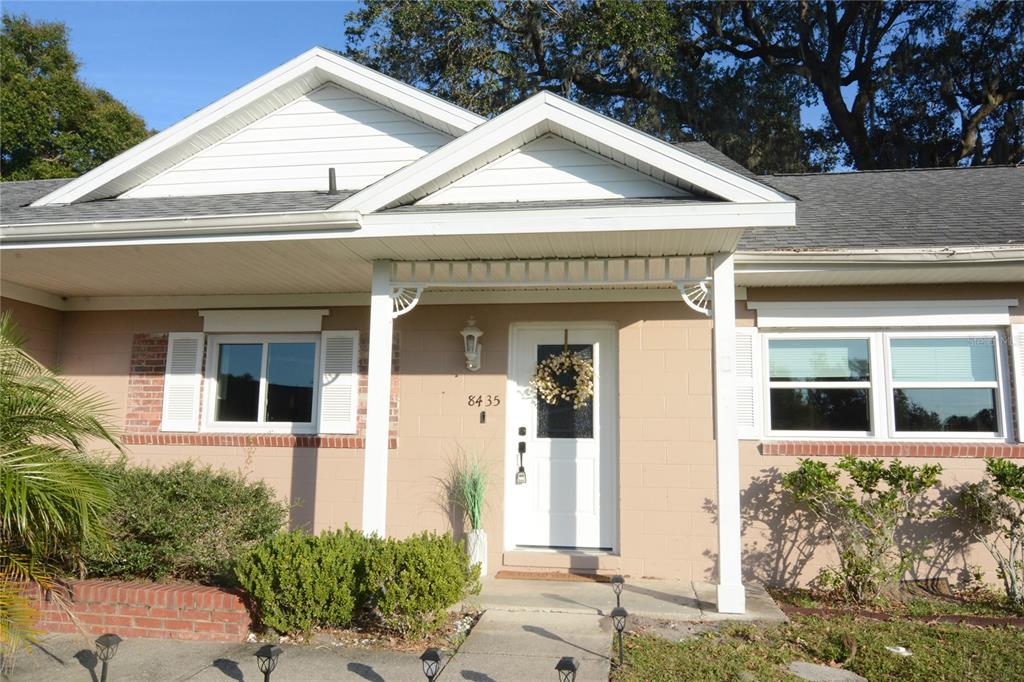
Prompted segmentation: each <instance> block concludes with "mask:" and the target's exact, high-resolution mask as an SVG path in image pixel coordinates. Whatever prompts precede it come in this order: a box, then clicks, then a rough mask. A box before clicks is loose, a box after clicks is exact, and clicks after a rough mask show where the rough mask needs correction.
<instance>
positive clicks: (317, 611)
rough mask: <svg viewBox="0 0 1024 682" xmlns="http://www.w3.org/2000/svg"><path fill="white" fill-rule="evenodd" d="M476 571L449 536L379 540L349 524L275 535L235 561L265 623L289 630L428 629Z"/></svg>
mask: <svg viewBox="0 0 1024 682" xmlns="http://www.w3.org/2000/svg"><path fill="white" fill-rule="evenodd" d="M479 572H480V569H479V568H478V567H476V566H474V567H472V568H471V567H470V566H469V557H467V556H466V552H465V550H464V548H463V547H462V545H461V544H457V543H455V542H454V541H453V540H452V539H451V537H450V536H447V535H436V534H433V533H423V534H422V535H417V536H414V537H411V538H408V539H407V540H391V539H387V540H383V539H381V538H378V537H376V536H373V537H365V536H363V535H362V534H361V533H359V532H358V531H353V530H349V529H348V528H346V529H345V530H343V531H336V532H325V533H321V534H320V535H318V536H317V535H310V534H308V533H305V532H303V531H294V532H291V533H279V534H278V535H276V536H274V537H273V538H272V539H270V540H268V541H267V542H264V543H262V544H261V545H259V546H258V547H255V548H253V549H251V550H250V551H249V552H248V553H246V554H245V556H243V557H241V558H240V559H239V561H238V562H237V563H236V565H235V574H236V576H237V579H238V583H239V584H240V585H241V586H242V587H243V588H244V589H245V590H246V591H247V592H248V593H249V594H250V596H251V597H252V599H253V602H254V604H255V606H256V611H257V613H258V614H259V616H260V619H261V620H262V622H263V624H264V625H267V626H270V627H272V628H274V629H275V630H277V631H278V632H282V633H287V634H308V633H309V631H310V630H311V629H313V628H314V627H317V626H323V627H340V626H345V625H348V624H349V623H350V622H351V621H352V620H353V619H358V618H361V619H363V620H364V621H366V622H372V623H374V624H376V625H380V626H383V627H384V628H387V629H389V630H392V631H394V632H396V633H398V634H402V635H407V634H426V633H427V632H429V631H430V630H432V629H433V628H435V627H436V626H437V625H438V624H440V623H441V622H442V621H443V620H444V616H445V610H446V609H447V608H448V607H449V606H451V605H452V604H455V603H456V602H458V601H459V600H460V599H462V597H463V596H464V595H465V594H466V593H467V592H468V591H469V590H470V589H473V588H475V587H476V584H477V578H478V577H479Z"/></svg>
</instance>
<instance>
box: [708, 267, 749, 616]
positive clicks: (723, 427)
mask: <svg viewBox="0 0 1024 682" xmlns="http://www.w3.org/2000/svg"><path fill="white" fill-rule="evenodd" d="M735 284H736V283H735V277H734V274H733V255H732V254H731V253H718V254H715V272H714V279H713V281H712V297H711V302H712V305H711V319H712V321H713V323H714V331H713V334H714V348H715V363H714V370H715V382H714V389H715V455H716V457H715V459H716V461H717V464H718V611H719V612H720V613H743V612H745V611H746V595H745V593H744V591H743V579H742V573H741V569H740V561H741V558H740V554H741V542H740V534H741V527H740V453H739V439H738V438H737V436H736V390H735V381H736V379H735V374H734V367H733V366H734V364H735V358H734V356H735V354H736V286H735Z"/></svg>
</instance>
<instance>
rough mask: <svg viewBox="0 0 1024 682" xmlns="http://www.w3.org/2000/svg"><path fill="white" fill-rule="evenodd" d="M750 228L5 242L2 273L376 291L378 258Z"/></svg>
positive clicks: (72, 285) (119, 288) (650, 241)
mask: <svg viewBox="0 0 1024 682" xmlns="http://www.w3.org/2000/svg"><path fill="white" fill-rule="evenodd" d="M741 233H742V230H741V229H721V228H719V229H706V230H642V231H622V232H606V233H541V234H506V235H495V234H488V235H460V236H424V237H407V236H406V237H400V238H386V237H374V238H366V239H353V238H346V239H329V238H325V239H288V240H283V239H282V240H275V241H237V242H231V243H191V244H147V245H136V246H114V245H105V246H94V247H93V246H90V247H68V248H60V247H55V248H26V249H19V248H5V249H3V250H2V251H0V277H2V280H3V282H11V283H14V284H17V285H21V286H23V287H29V288H31V289H36V290H39V291H43V292H47V293H50V294H55V295H58V296H67V297H81V296H173V295H211V294H297V293H345V292H366V291H369V288H370V271H371V265H370V262H371V261H373V260H375V259H391V260H396V261H443V260H456V261H461V260H495V259H537V258H602V257H603V258H614V257H634V256H635V257H642V256H677V255H701V254H710V253H716V252H727V251H732V250H733V249H735V247H736V243H737V242H738V240H739V238H740V235H741ZM0 293H2V291H0Z"/></svg>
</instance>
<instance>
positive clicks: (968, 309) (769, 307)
mask: <svg viewBox="0 0 1024 682" xmlns="http://www.w3.org/2000/svg"><path fill="white" fill-rule="evenodd" d="M1017 303H1018V299H1015V298H1004V299H964V300H951V301H748V302H747V308H748V309H750V310H756V311H757V326H758V328H759V329H760V328H812V327H813V328H833V327H836V328H849V327H886V328H888V327H937V326H941V327H950V326H958V327H971V326H984V327H988V326H993V327H995V326H1006V325H1008V324H1010V310H1009V309H1010V308H1011V307H1013V306H1016V305H1017Z"/></svg>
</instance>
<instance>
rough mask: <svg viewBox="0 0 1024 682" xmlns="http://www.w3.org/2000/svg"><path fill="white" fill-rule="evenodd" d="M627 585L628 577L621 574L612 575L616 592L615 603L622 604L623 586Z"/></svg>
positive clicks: (613, 588) (613, 587)
mask: <svg viewBox="0 0 1024 682" xmlns="http://www.w3.org/2000/svg"><path fill="white" fill-rule="evenodd" d="M625 586H626V579H625V578H623V577H622V576H621V575H613V576H612V590H613V591H614V592H615V605H616V606H622V600H621V597H622V588H623V587H625Z"/></svg>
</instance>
